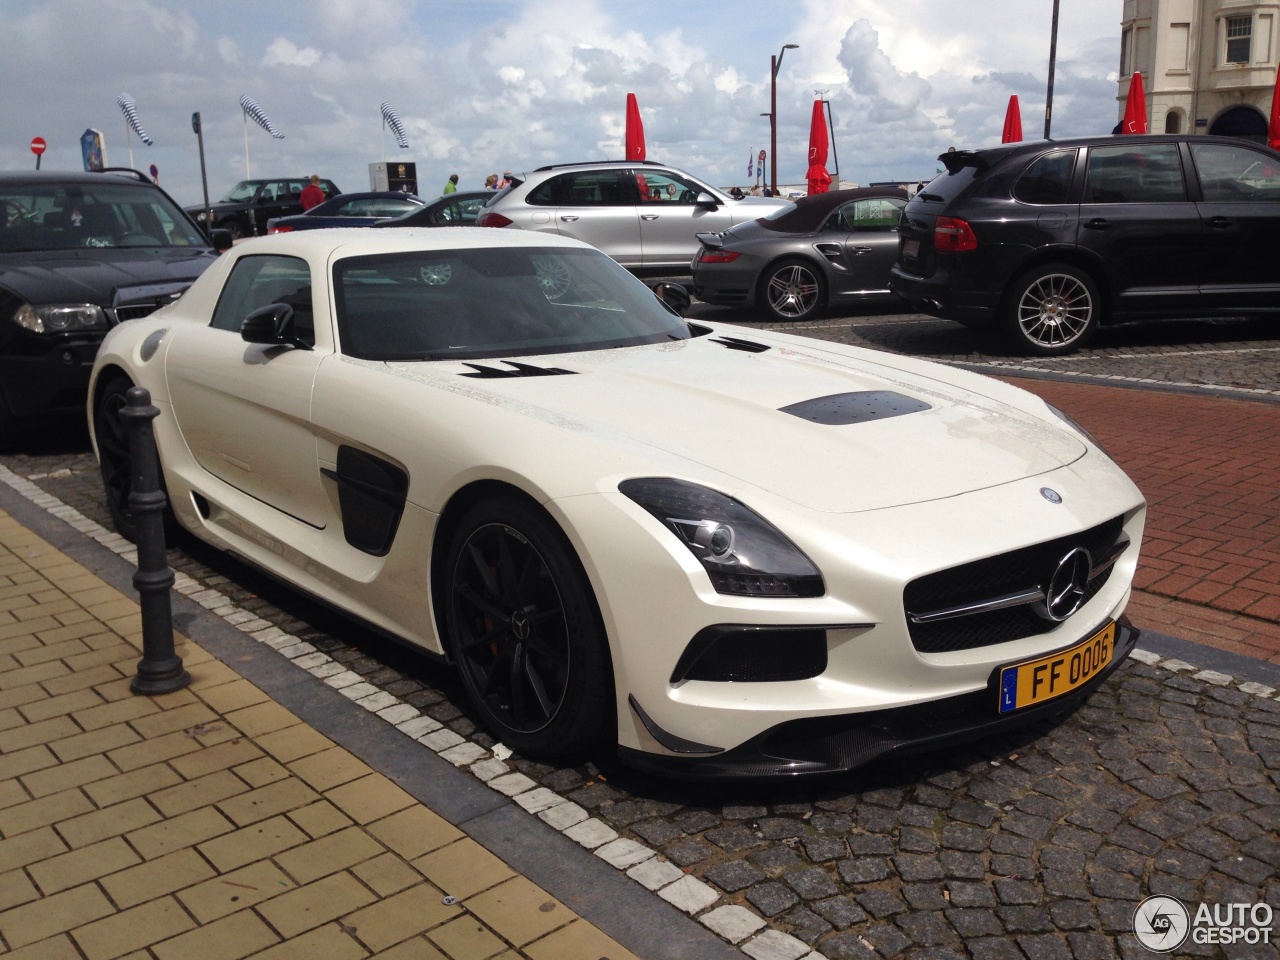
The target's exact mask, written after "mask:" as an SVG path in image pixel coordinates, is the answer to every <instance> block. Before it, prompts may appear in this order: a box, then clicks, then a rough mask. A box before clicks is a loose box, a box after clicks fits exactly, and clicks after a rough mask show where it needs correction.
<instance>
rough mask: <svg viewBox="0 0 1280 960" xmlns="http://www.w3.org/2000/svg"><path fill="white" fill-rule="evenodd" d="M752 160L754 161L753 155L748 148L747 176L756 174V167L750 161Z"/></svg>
mask: <svg viewBox="0 0 1280 960" xmlns="http://www.w3.org/2000/svg"><path fill="white" fill-rule="evenodd" d="M754 161H755V156H754V155H753V154H752V153H751V151H750V150H748V151H747V176H748V177H754V176H755V175H756V168H755V167H754V166H752V163H753V162H754Z"/></svg>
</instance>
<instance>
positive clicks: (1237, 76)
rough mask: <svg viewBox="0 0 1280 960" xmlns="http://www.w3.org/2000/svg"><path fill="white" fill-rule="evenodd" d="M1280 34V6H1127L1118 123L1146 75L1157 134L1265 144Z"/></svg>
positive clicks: (1246, 1)
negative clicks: (1136, 79) (1135, 84)
mask: <svg viewBox="0 0 1280 960" xmlns="http://www.w3.org/2000/svg"><path fill="white" fill-rule="evenodd" d="M1278 29H1280V2H1272V3H1258V2H1251V0H1124V20H1123V22H1122V25H1121V34H1120V81H1119V94H1118V100H1119V110H1118V112H1117V117H1119V116H1120V115H1122V114H1123V113H1124V101H1125V98H1126V97H1127V96H1128V93H1129V83H1130V81H1131V80H1132V79H1133V74H1134V72H1135V71H1139V72H1141V73H1142V79H1143V86H1144V88H1145V90H1146V95H1147V117H1148V125H1149V129H1150V130H1151V132H1153V133H1158V132H1162V131H1163V132H1166V133H1216V134H1223V135H1226V136H1236V137H1247V138H1248V139H1250V140H1258V141H1262V142H1265V141H1266V139H1267V122H1268V119H1269V117H1270V116H1271V100H1272V96H1273V94H1274V91H1275V87H1276V65H1277V60H1278V58H1280V53H1278V52H1277V43H1278V42H1280V38H1278V37H1277V30H1278Z"/></svg>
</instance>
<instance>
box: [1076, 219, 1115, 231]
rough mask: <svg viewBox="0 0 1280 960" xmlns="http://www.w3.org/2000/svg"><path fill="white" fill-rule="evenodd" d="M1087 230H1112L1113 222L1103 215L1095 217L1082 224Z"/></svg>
mask: <svg viewBox="0 0 1280 960" xmlns="http://www.w3.org/2000/svg"><path fill="white" fill-rule="evenodd" d="M1081 226H1082V227H1084V228H1085V229H1087V230H1110V229H1111V224H1110V222H1108V221H1107V220H1104V219H1103V218H1102V217H1094V218H1093V219H1092V220H1086V221H1085V222H1084V223H1082V224H1081Z"/></svg>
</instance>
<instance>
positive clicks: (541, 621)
mask: <svg viewBox="0 0 1280 960" xmlns="http://www.w3.org/2000/svg"><path fill="white" fill-rule="evenodd" d="M452 580H453V582H452V584H451V593H452V602H453V616H452V627H453V639H454V643H455V653H456V654H457V657H458V663H459V666H460V668H461V670H462V672H463V674H464V676H465V677H466V679H467V682H468V685H469V686H471V688H472V690H473V692H474V693H475V694H476V695H477V697H478V698H479V699H480V700H481V701H482V702H483V703H484V705H485V707H486V708H487V709H488V711H489V712H490V713H491V714H492V715H493V717H494V718H495V719H496V720H497V721H498V722H499V723H500V724H502V725H503V726H504V727H507V728H508V729H510V730H513V731H516V732H519V733H536V732H537V731H539V730H541V729H543V728H544V727H546V726H547V724H549V723H550V722H551V721H552V720H553V719H554V718H555V716H556V714H557V713H558V712H559V710H560V705H561V703H562V702H563V700H564V695H565V690H566V689H567V686H568V680H569V621H568V617H567V615H566V613H565V609H564V604H563V603H562V602H561V598H560V591H559V589H558V588H557V586H556V582H555V579H554V577H553V576H552V574H551V571H550V570H549V569H548V567H547V564H546V561H545V560H543V558H542V555H541V554H540V553H539V552H538V550H537V549H536V548H535V547H534V546H533V544H532V543H530V542H529V541H528V540H527V539H525V537H523V536H522V535H521V534H520V533H519V532H518V531H516V530H514V529H512V528H511V527H508V526H506V525H505V524H489V525H486V526H483V527H480V528H479V529H477V530H476V531H474V532H473V533H472V534H471V536H469V537H468V538H467V540H466V542H465V543H464V544H463V546H462V550H461V551H460V553H459V555H458V558H457V562H456V564H455V567H454V570H453V578H452Z"/></svg>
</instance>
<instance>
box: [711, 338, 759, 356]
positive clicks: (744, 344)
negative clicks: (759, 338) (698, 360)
mask: <svg viewBox="0 0 1280 960" xmlns="http://www.w3.org/2000/svg"><path fill="white" fill-rule="evenodd" d="M711 342H712V343H718V344H720V346H722V347H728V348H729V349H730V350H742V351H743V352H744V353H764V352H765V351H766V350H768V349H769V348H768V347H767V346H765V345H764V344H763V343H756V342H755V341H754V340H739V339H738V338H737V337H716V338H715V339H714V340H712V341H711Z"/></svg>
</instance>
